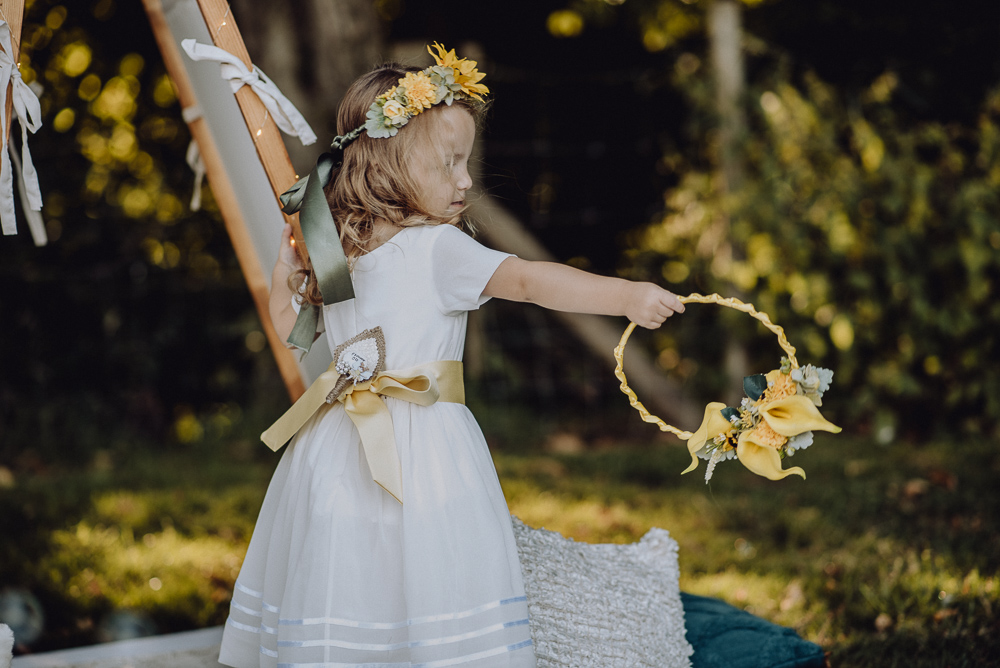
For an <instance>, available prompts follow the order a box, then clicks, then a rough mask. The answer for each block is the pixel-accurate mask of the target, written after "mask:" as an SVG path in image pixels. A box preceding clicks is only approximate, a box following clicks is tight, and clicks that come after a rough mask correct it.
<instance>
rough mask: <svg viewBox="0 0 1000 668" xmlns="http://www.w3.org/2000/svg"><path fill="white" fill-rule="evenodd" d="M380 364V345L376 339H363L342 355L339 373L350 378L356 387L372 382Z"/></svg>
mask: <svg viewBox="0 0 1000 668" xmlns="http://www.w3.org/2000/svg"><path fill="white" fill-rule="evenodd" d="M378 362H379V353H378V345H377V344H376V343H375V341H374V339H361V340H360V341H356V342H355V343H352V344H351V345H350V346H348V347H347V348H345V349H344V351H343V352H341V353H340V357H339V358H338V359H337V371H338V372H339V373H341V374H343V375H345V376H347V377H348V378H350V379H351V380H352V381H353V382H354V384H355V385H356V384H358V383H363V382H364V381H366V380H371V377H372V376H373V375H375V368H376V367H377V366H378Z"/></svg>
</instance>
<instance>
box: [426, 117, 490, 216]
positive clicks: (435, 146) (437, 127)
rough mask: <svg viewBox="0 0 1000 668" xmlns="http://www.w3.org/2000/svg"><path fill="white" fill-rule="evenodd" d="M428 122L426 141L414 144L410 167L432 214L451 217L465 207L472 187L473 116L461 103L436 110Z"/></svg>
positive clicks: (474, 135)
mask: <svg viewBox="0 0 1000 668" xmlns="http://www.w3.org/2000/svg"><path fill="white" fill-rule="evenodd" d="M427 120H428V121H432V122H430V123H428V124H427V126H428V127H427V136H426V141H423V142H419V143H418V144H417V145H416V146H415V147H414V149H415V153H416V155H415V156H414V159H413V162H412V163H411V169H412V171H413V173H412V176H413V180H414V181H415V182H416V185H417V196H418V198H419V200H420V204H421V206H423V207H424V209H426V210H427V211H429V212H430V213H433V214H435V215H439V216H448V215H450V214H454V213H455V212H456V211H458V210H459V209H461V208H462V207H463V206H465V192H466V191H467V190H468V189H469V188H471V187H472V177H470V176H469V156H470V154H471V153H472V144H473V142H474V141H475V139H476V123H475V121H473V119H472V115H471V114H470V113H469V112H468V111H466V110H465V109H463V108H461V107H459V106H457V105H456V106H452V107H445V106H442V107H440V108H439V109H436V110H434V118H433V119H430V118H429V119H427Z"/></svg>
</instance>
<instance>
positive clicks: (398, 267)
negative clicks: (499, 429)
mask: <svg viewBox="0 0 1000 668" xmlns="http://www.w3.org/2000/svg"><path fill="white" fill-rule="evenodd" d="M507 257H508V256H507V255H505V254H503V253H498V252H496V251H492V250H489V249H487V248H485V247H483V246H481V245H480V244H478V243H476V242H475V241H474V240H472V239H471V238H470V237H468V236H467V235H466V234H465V233H463V232H462V231H460V230H458V229H456V228H455V227H452V226H450V225H439V226H433V227H431V226H426V227H413V228H406V229H404V230H403V231H401V232H399V233H398V234H397V235H396V236H394V237H393V238H392V239H391V240H390V241H389V242H388V243H386V244H384V245H382V246H380V247H379V248H377V249H376V250H375V251H373V252H372V253H370V254H368V255H366V256H363V257H361V258H360V259H359V260H358V261H357V263H356V264H355V267H354V272H353V277H354V290H355V293H356V299H353V300H350V301H347V302H343V303H341V304H335V305H332V306H327V307H324V309H323V321H324V325H325V327H326V336H327V340H328V341H329V343H330V345H331V348H332V347H335V346H336V345H338V344H339V343H341V342H343V341H345V340H347V339H349V338H351V337H353V336H354V335H355V334H358V333H359V332H361V331H363V330H365V329H369V328H372V327H375V326H380V327H381V328H382V331H383V333H384V336H385V347H386V366H385V368H386V369H405V368H408V367H411V366H414V365H416V364H420V363H423V362H434V361H437V360H461V359H462V352H463V348H464V344H465V329H466V319H467V312H468V311H469V310H472V309H476V308H478V307H479V306H480V305H481V304H482V303H484V302H485V301H486V299H487V298H485V297H483V296H482V291H483V289H484V288H485V286H486V283H487V282H488V281H489V279H490V277H491V276H492V275H493V272H494V271H495V270H496V268H497V267H498V266H499V264H500V263H501V262H502V261H503V260H504V259H506V258H507ZM385 403H386V406H387V407H388V409H389V412H390V413H391V415H392V421H393V428H394V430H395V436H396V448H397V450H398V452H399V458H400V462H401V465H402V475H403V479H402V483H403V501H404V503H403V505H400V504H399V503H398V502H397V501H395V500H394V499H393V498H392V497H391V496H390V495H389V494H388V493H387V492H385V491H384V490H383V489H382V488H381V487H379V486H378V485H377V484H376V483H375V482H374V481H373V480H372V477H371V474H370V472H369V470H368V464H367V462H366V460H365V457H364V454H363V452H362V450H361V442H360V438H359V436H358V431H357V429H356V428H355V426H354V424H353V423H352V422H351V420H350V419H349V418H348V416H347V415H346V413H345V412H344V409H343V407H342V406H341V405H340V404H339V403H335V404H333V405H324V407H323V408H321V409H320V410H319V411H318V412H317V413H316V415H314V416H313V417H312V419H310V421H309V422H307V423H306V424H305V426H304V427H303V428H302V429H301V430H300V431H299V433H298V435H297V436H296V437H295V438H294V439H293V440H292V442H291V443H290V444H289V445H288V446H286V450H285V453H284V455H283V456H282V458H281V461H280V463H279V464H278V467H277V469H276V470H275V473H274V477H273V478H272V480H271V484H270V486H269V488H268V491H267V496H266V497H265V499H264V504H263V506H262V508H261V511H260V516H259V518H258V520H257V526H256V528H255V529H254V535H253V538H252V540H251V541H250V547H249V549H248V550H247V555H246V559H245V560H244V562H243V567H242V569H241V571H240V575H239V578H238V579H237V581H236V589H235V591H234V593H233V602H232V605H231V608H230V613H229V620H228V622H227V624H226V628H225V634H224V637H223V643H222V651H221V655H220V657H219V661H220V662H222V663H224V664H227V665H231V666H238V667H240V668H244V667H247V666H281V667H284V666H287V667H289V668H290V667H292V666H309V667H313V666H365V667H370V668H374V667H379V668H381V667H389V666H392V667H399V666H407V667H410V666H412V667H416V666H426V667H428V668H431V667H436V666H456V665H461V666H474V667H477V668H479V667H487V666H488V667H491V668H492V667H504V668H514V667H516V668H522V667H533V666H535V658H534V654H533V647H532V641H531V634H530V630H529V625H528V607H527V602H526V599H525V595H524V584H523V581H522V577H521V570H520V564H519V562H518V556H517V547H516V544H515V541H514V535H513V532H512V529H511V520H510V515H509V513H508V510H507V505H506V502H505V500H504V497H503V493H502V491H501V489H500V483H499V481H498V479H497V474H496V470H495V469H494V467H493V461H492V459H491V457H490V453H489V450H488V449H487V446H486V441H485V439H484V438H483V435H482V432H481V431H480V429H479V426H478V425H477V424H476V422H475V419H474V418H473V417H472V414H471V413H470V412H469V409H468V408H466V407H465V406H464V405H462V404H456V403H444V402H438V403H436V404H434V405H432V406H427V407H425V406H419V405H416V404H412V403H409V402H406V401H403V400H400V399H393V398H386V399H385Z"/></svg>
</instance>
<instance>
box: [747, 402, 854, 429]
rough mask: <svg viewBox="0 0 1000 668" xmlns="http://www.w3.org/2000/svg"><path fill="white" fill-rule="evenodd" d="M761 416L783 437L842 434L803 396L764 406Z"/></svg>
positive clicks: (761, 409)
mask: <svg viewBox="0 0 1000 668" xmlns="http://www.w3.org/2000/svg"><path fill="white" fill-rule="evenodd" d="M760 415H761V417H763V418H764V420H765V421H766V422H767V424H768V425H769V426H770V427H771V429H773V430H775V431H776V432H778V433H779V434H781V435H782V436H795V435H797V434H802V433H805V432H807V431H829V432H833V433H834V434H837V433H839V432H840V427H838V426H837V425H835V424H833V423H831V422H829V421H827V419H826V418H825V417H823V416H822V415H820V412H819V409H817V408H816V405H815V404H814V403H813V402H812V400H810V399H809V398H808V397H806V396H804V395H801V394H796V395H794V396H791V397H784V398H782V399H777V400H775V401H772V402H770V403H767V404H764V405H763V406H761V407H760Z"/></svg>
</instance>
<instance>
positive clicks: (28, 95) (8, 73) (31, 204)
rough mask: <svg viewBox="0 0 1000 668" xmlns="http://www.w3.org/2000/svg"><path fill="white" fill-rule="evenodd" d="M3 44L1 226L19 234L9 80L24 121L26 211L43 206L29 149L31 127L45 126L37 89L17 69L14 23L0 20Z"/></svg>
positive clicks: (0, 56) (0, 62) (0, 60)
mask: <svg viewBox="0 0 1000 668" xmlns="http://www.w3.org/2000/svg"><path fill="white" fill-rule="evenodd" d="M0 47H2V48H3V51H0V134H2V140H3V141H2V146H0V226H2V228H3V233H4V234H17V219H16V218H15V215H14V175H13V173H12V168H11V163H10V156H9V155H8V153H7V118H6V114H5V113H4V112H3V110H4V109H6V108H7V84H11V86H10V88H11V97H12V100H13V103H14V104H13V106H14V114H13V115H12V116H11V120H12V121H13V120H15V119H16V120H17V121H18V123H19V124H20V125H21V161H22V163H23V167H24V169H23V171H22V174H21V177H22V178H21V180H22V182H23V184H24V192H25V193H26V199H27V202H28V206H26V207H25V211H41V209H42V191H41V188H39V186H38V172H36V171H35V164H34V163H33V162H32V161H31V151H29V150H28V131H29V130H30V131H31V133H32V134H34V133H35V132H38V129H39V128H40V127H42V108H41V105H40V104H39V103H38V98H37V97H36V96H35V93H34V92H33V91H32V90H31V88H29V87H28V84H26V83H24V80H23V79H22V78H21V73H20V72H19V71H18V70H17V63H15V62H14V59H13V57H12V55H11V54H13V53H14V49H13V47H12V46H11V36H10V26H9V25H7V22H6V21H3V20H0ZM36 243H37V237H36Z"/></svg>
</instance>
